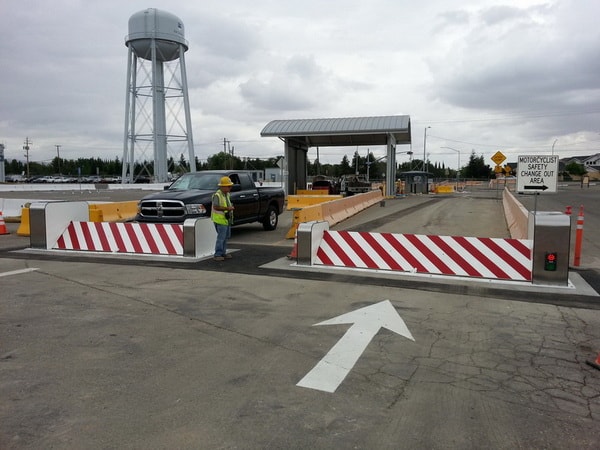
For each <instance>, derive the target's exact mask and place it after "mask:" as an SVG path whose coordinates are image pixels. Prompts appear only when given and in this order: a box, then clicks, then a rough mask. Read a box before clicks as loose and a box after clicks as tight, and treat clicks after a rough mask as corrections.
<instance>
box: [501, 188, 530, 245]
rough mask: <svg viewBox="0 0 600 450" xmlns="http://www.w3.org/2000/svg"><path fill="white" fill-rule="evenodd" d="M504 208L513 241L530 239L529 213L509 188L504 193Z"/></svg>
mask: <svg viewBox="0 0 600 450" xmlns="http://www.w3.org/2000/svg"><path fill="white" fill-rule="evenodd" d="M502 206H503V207H504V216H505V217H506V224H507V225H508V231H509V232H510V237H512V238H513V239H528V238H529V236H528V226H529V211H527V208H525V207H524V206H523V205H522V204H521V202H519V201H518V200H517V199H516V198H515V196H514V195H513V194H512V193H511V192H510V190H509V189H508V188H504V191H502Z"/></svg>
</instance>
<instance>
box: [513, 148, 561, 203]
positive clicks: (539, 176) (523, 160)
mask: <svg viewBox="0 0 600 450" xmlns="http://www.w3.org/2000/svg"><path fill="white" fill-rule="evenodd" d="M518 164H519V166H518V168H517V192H524V193H529V194H539V193H540V192H548V193H550V192H556V185H557V181H558V155H545V156H540V155H527V156H519V163H518Z"/></svg>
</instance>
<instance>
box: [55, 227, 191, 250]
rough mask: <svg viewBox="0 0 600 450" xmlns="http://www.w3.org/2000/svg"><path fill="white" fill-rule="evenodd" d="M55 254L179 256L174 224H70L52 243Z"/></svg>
mask: <svg viewBox="0 0 600 450" xmlns="http://www.w3.org/2000/svg"><path fill="white" fill-rule="evenodd" d="M54 248H55V249H58V250H87V251H96V252H112V253H142V254H152V255H183V226H182V225H178V224H150V223H122V222H74V221H73V222H71V223H69V226H68V227H67V229H66V230H65V231H64V233H63V234H62V235H61V236H60V237H59V238H58V240H57V241H56V245H55V247H54Z"/></svg>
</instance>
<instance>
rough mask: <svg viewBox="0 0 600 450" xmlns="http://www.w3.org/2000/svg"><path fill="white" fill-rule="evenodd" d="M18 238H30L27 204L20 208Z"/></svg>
mask: <svg viewBox="0 0 600 450" xmlns="http://www.w3.org/2000/svg"><path fill="white" fill-rule="evenodd" d="M17 234H18V235H19V236H30V235H31V229H30V227H29V204H27V205H26V206H24V207H23V208H21V224H20V225H19V228H18V229H17Z"/></svg>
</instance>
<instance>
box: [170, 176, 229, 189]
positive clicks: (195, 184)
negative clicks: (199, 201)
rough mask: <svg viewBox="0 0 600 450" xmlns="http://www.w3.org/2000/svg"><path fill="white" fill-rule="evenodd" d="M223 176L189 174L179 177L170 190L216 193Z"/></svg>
mask: <svg viewBox="0 0 600 450" xmlns="http://www.w3.org/2000/svg"><path fill="white" fill-rule="evenodd" d="M221 177H222V175H219V174H212V173H210V174H207V173H187V174H185V175H182V176H181V177H179V178H178V179H177V180H175V182H174V183H173V184H172V185H171V186H170V187H169V190H170V191H171V190H182V191H187V190H189V189H202V190H211V191H216V190H217V185H218V184H219V180H220V179H221Z"/></svg>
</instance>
